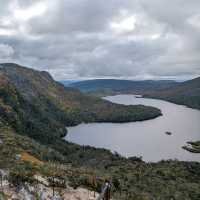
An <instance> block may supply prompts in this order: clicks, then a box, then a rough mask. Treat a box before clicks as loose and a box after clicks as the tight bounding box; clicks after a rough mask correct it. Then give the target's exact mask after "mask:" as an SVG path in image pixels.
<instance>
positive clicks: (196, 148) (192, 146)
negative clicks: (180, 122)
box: [182, 141, 200, 153]
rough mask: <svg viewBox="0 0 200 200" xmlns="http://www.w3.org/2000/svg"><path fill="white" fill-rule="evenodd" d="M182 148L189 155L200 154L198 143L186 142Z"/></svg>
mask: <svg viewBox="0 0 200 200" xmlns="http://www.w3.org/2000/svg"><path fill="white" fill-rule="evenodd" d="M182 148H183V149H185V150H186V151H189V152H191V153H200V141H196V142H187V145H186V146H183V147H182Z"/></svg>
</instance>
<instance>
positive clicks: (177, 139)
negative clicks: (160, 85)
mask: <svg viewBox="0 0 200 200" xmlns="http://www.w3.org/2000/svg"><path fill="white" fill-rule="evenodd" d="M105 99H107V100H109V101H111V102H114V103H120V104H125V105H137V104H142V105H147V106H154V107H157V108H159V109H161V111H162V114H163V116H161V117H158V118H156V119H153V120H147V121H143V122H131V123H122V124H116V123H90V124H80V125H78V126H75V127H69V128H68V135H67V136H66V140H68V141H70V142H74V143H77V144H80V145H90V146H95V147H100V148H106V149H110V150H111V151H116V152H118V153H119V154H121V155H123V156H126V157H130V156H142V158H143V160H144V161H152V162H154V161H160V160H163V159H164V160H166V159H178V160H182V161H199V162H200V154H193V153H190V152H187V151H185V150H183V149H182V148H181V147H182V146H183V145H185V144H186V142H187V141H192V140H193V141H195V140H200V111H199V110H195V109H191V108H187V107H185V106H181V105H177V104H173V103H169V102H167V101H162V100H157V99H148V98H136V96H134V95H116V96H108V97H106V98H105ZM166 132H171V133H172V135H167V134H166Z"/></svg>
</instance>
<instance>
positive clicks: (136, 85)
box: [69, 79, 177, 95]
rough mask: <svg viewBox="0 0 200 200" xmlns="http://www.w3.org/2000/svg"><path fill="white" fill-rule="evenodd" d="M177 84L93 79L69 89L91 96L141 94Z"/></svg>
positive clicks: (73, 85)
mask: <svg viewBox="0 0 200 200" xmlns="http://www.w3.org/2000/svg"><path fill="white" fill-rule="evenodd" d="M176 84H177V83H176V82H174V81H170V80H163V81H152V80H147V81H131V80H119V79H94V80H85V81H79V82H75V83H71V84H69V86H70V87H74V88H77V89H80V90H81V91H83V92H87V93H93V94H98V93H99V94H101V93H102V94H105V95H107V94H108V95H109V94H143V93H146V92H148V91H152V90H159V89H163V88H167V87H170V86H172V85H176Z"/></svg>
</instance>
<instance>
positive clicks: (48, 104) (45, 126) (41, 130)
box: [0, 63, 161, 142]
mask: <svg viewBox="0 0 200 200" xmlns="http://www.w3.org/2000/svg"><path fill="white" fill-rule="evenodd" d="M0 76H1V80H0V88H1V90H0V100H1V104H2V106H1V110H2V114H1V116H3V117H4V119H5V120H6V121H7V122H10V124H11V125H12V126H13V127H14V128H15V129H19V131H20V132H21V133H29V135H30V136H31V137H33V138H34V139H39V138H40V141H45V142H48V141H51V140H52V137H53V136H58V137H61V136H64V135H65V134H66V128H65V127H66V126H72V125H77V124H79V123H82V122H85V123H87V122H130V121H140V120H146V119H152V118H155V117H157V116H160V115H161V112H160V110H159V109H156V108H152V107H146V106H142V105H138V106H124V105H117V104H114V103H111V102H109V101H106V100H102V99H100V98H97V97H90V96H87V95H85V94H82V93H81V92H80V91H79V90H77V89H74V88H69V87H68V88H66V87H64V86H63V85H62V84H60V83H58V82H56V81H54V80H53V79H52V77H51V76H50V75H49V74H48V73H47V72H39V71H36V70H32V69H29V68H25V67H22V66H19V65H16V64H10V63H7V64H1V68H0ZM7 111H8V112H7ZM30 130H31V131H30Z"/></svg>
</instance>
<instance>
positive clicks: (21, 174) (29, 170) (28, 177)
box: [9, 162, 35, 188]
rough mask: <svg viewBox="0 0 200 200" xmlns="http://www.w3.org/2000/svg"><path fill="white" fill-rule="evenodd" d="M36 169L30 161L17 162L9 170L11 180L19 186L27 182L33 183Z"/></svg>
mask: <svg viewBox="0 0 200 200" xmlns="http://www.w3.org/2000/svg"><path fill="white" fill-rule="evenodd" d="M34 174H35V169H34V167H33V166H32V165H31V164H30V163H28V162H27V163H25V162H23V163H16V164H15V165H14V166H13V167H12V168H11V169H10V172H9V182H10V183H12V184H13V185H14V186H16V187H17V188H19V187H20V186H22V185H24V184H25V183H31V184H33V183H34V182H35V179H34Z"/></svg>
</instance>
